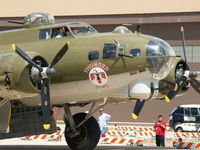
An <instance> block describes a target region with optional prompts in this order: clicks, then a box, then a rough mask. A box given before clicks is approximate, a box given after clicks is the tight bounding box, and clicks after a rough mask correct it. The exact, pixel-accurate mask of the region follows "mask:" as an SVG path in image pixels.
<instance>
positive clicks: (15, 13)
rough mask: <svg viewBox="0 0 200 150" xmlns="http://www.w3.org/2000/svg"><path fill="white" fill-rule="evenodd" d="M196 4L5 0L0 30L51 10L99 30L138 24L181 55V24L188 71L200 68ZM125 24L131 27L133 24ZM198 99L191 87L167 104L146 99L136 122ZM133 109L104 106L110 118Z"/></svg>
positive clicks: (126, 117)
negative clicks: (166, 42) (36, 13)
mask: <svg viewBox="0 0 200 150" xmlns="http://www.w3.org/2000/svg"><path fill="white" fill-rule="evenodd" d="M1 1H2V0H1ZM199 6H200V1H199V0H192V1H188V0H181V1H180V0H167V1H160V0H151V1H148V0H140V1H138V0H117V1H116V0H84V1H81V0H78V1H70V0H56V1H54V0H42V1H41V0H34V1H27V0H17V1H13V0H7V1H2V2H1V5H0V30H6V29H13V28H20V27H22V26H20V25H16V24H10V23H8V20H14V21H23V18H24V16H26V15H28V14H30V13H32V12H48V13H51V14H53V15H54V16H55V17H56V22H57V23H61V22H72V21H83V22H87V23H90V24H91V25H93V26H94V27H95V28H96V29H97V30H98V31H100V32H108V31H112V30H113V29H114V28H115V27H116V26H119V25H123V24H141V25H142V33H144V34H149V35H153V36H157V37H160V38H162V39H164V40H166V41H168V42H169V43H170V44H171V45H172V46H173V48H174V49H175V51H176V54H177V55H182V42H181V36H180V26H181V25H183V26H184V27H185V35H186V44H187V47H186V53H187V59H188V62H189V64H190V67H191V70H193V69H194V70H200V63H199V62H200V7H199ZM128 27H129V28H130V29H131V30H134V27H133V26H128ZM199 102H200V100H199V95H198V94H197V93H196V92H195V91H194V90H193V89H192V88H191V89H190V90H189V92H188V93H187V94H186V95H185V96H182V97H178V98H175V99H174V101H173V102H171V103H170V104H167V103H166V102H165V101H152V102H147V104H146V105H145V107H144V110H143V112H142V113H141V115H140V118H139V119H138V121H146V122H150V121H154V120H155V119H156V116H157V115H158V114H163V115H164V116H165V119H167V117H168V114H169V113H170V111H171V110H172V109H173V108H174V107H175V106H177V105H180V104H195V103H196V104H198V103H199ZM132 109H133V104H129V103H128V104H120V105H108V106H106V107H105V111H107V112H109V113H110V114H111V115H112V116H113V117H112V120H113V121H133V120H132V118H131V112H132ZM74 111H78V110H77V109H74Z"/></svg>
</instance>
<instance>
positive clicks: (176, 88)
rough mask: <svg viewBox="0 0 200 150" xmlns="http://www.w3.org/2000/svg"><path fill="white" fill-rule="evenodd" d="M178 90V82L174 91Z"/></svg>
mask: <svg viewBox="0 0 200 150" xmlns="http://www.w3.org/2000/svg"><path fill="white" fill-rule="evenodd" d="M176 90H178V84H177V83H176V84H175V87H174V91H176Z"/></svg>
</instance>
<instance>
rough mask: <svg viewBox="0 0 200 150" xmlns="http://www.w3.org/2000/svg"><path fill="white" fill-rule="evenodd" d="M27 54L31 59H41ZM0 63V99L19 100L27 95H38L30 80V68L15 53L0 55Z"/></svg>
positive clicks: (36, 55)
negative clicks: (0, 90)
mask: <svg viewBox="0 0 200 150" xmlns="http://www.w3.org/2000/svg"><path fill="white" fill-rule="evenodd" d="M27 54H28V55H29V57H30V58H32V59H37V58H41V59H42V57H41V56H39V54H37V53H36V52H28V53H27ZM0 61H1V62H3V63H1V65H0V66H1V70H0V80H1V81H0V88H1V89H2V91H3V92H0V97H3V98H8V99H20V98H24V97H26V96H27V97H29V94H30V95H31V94H36V95H37V94H38V93H39V90H38V89H37V88H36V87H35V86H34V81H33V80H32V78H31V68H30V65H28V63H26V62H25V61H24V60H23V59H21V58H20V57H19V56H18V55H16V54H15V53H10V54H5V55H0ZM5 90H6V91H5ZM25 93H27V94H25ZM28 93H29V94H28Z"/></svg>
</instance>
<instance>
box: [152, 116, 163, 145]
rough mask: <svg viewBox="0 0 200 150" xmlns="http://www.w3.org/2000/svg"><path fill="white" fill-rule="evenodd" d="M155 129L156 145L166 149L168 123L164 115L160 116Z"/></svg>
mask: <svg viewBox="0 0 200 150" xmlns="http://www.w3.org/2000/svg"><path fill="white" fill-rule="evenodd" d="M153 127H154V129H155V131H156V145H157V146H162V147H164V146H165V128H166V122H164V121H163V119H162V115H159V116H158V120H157V121H156V122H155V124H154V126H153Z"/></svg>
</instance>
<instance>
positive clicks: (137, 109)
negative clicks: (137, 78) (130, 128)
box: [132, 100, 145, 119]
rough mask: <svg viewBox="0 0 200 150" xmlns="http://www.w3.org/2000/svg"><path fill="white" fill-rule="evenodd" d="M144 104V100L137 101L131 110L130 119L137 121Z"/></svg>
mask: <svg viewBox="0 0 200 150" xmlns="http://www.w3.org/2000/svg"><path fill="white" fill-rule="evenodd" d="M144 104H145V100H137V101H136V103H135V107H134V109H133V113H132V117H133V119H137V118H138V116H139V114H140V112H141V110H142V108H143V106H144Z"/></svg>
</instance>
